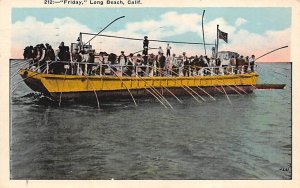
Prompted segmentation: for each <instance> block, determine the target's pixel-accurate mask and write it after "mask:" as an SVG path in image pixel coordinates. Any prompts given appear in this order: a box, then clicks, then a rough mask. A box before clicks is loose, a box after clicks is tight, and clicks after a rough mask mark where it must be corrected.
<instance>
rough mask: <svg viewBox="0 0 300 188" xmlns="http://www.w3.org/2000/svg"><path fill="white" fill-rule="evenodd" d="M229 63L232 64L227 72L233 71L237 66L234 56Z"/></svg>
mask: <svg viewBox="0 0 300 188" xmlns="http://www.w3.org/2000/svg"><path fill="white" fill-rule="evenodd" d="M229 62H230V65H229V69H227V72H228V71H231V70H232V69H233V67H235V66H236V58H235V57H234V56H231V58H230V60H229Z"/></svg>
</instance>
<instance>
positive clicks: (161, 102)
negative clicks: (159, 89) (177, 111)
mask: <svg viewBox="0 0 300 188" xmlns="http://www.w3.org/2000/svg"><path fill="white" fill-rule="evenodd" d="M124 74H125V75H127V76H129V75H128V74H126V73H125V72H124ZM144 89H145V90H146V91H147V92H148V93H150V94H151V95H152V96H153V97H154V98H155V99H156V100H158V102H160V104H162V105H163V106H164V107H165V108H166V109H168V107H167V106H166V105H165V104H164V103H163V101H161V100H160V99H159V98H158V97H157V96H156V95H155V94H153V93H152V92H151V91H150V90H149V89H147V88H146V87H145V88H144Z"/></svg>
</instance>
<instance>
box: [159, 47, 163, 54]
mask: <svg viewBox="0 0 300 188" xmlns="http://www.w3.org/2000/svg"><path fill="white" fill-rule="evenodd" d="M162 53H163V50H162V48H161V46H160V47H158V54H162Z"/></svg>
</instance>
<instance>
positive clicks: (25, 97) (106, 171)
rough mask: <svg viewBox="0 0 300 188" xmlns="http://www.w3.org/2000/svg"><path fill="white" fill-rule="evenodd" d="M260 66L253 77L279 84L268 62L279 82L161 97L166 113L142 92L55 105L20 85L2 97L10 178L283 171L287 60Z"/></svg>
mask: <svg viewBox="0 0 300 188" xmlns="http://www.w3.org/2000/svg"><path fill="white" fill-rule="evenodd" d="M270 66H272V65H268V64H266V65H265V64H264V65H261V69H258V70H259V71H261V73H260V74H261V78H262V79H264V82H265V80H266V81H268V82H269V83H279V80H276V79H274V77H273V76H272V75H270V74H269V73H268V71H270V70H271V69H273V68H274V69H276V70H277V71H276V72H280V73H282V74H284V75H286V76H287V77H282V76H279V75H280V74H276V78H277V79H280V81H281V82H280V83H286V84H287V85H288V86H287V87H286V89H285V90H272V91H269V90H257V91H255V93H254V94H251V95H248V96H240V95H231V96H229V97H230V100H231V102H232V105H230V104H229V103H228V101H227V99H226V97H225V96H218V97H217V98H216V99H217V100H216V101H212V100H211V99H210V98H209V97H206V98H205V99H206V101H207V102H202V103H201V104H199V103H197V102H196V101H195V100H194V99H193V98H192V97H185V98H181V99H182V100H183V102H184V103H183V104H180V103H178V102H177V101H176V100H175V99H173V98H168V100H169V101H170V103H171V104H172V105H173V107H174V111H173V110H170V109H165V108H164V107H163V106H161V105H160V104H159V103H158V102H157V101H155V99H151V98H150V99H145V100H138V106H137V107H135V106H134V104H133V103H132V101H130V100H129V101H118V102H113V103H105V104H103V103H101V106H100V107H101V109H100V110H99V109H98V108H97V103H96V101H95V103H94V104H74V103H63V104H62V107H61V108H59V107H58V105H57V104H56V103H55V102H53V101H51V100H50V99H48V98H46V97H43V96H41V95H40V94H37V93H33V92H32V91H31V90H30V89H29V88H28V87H27V86H25V85H24V84H23V83H21V84H20V86H18V88H17V89H16V90H15V91H14V93H13V94H12V95H11V135H12V138H11V146H10V160H11V178H12V179H111V178H114V179H291V169H288V170H286V171H285V170H284V168H288V167H289V165H290V164H291V98H290V97H291V85H290V72H291V71H290V65H289V64H282V65H278V64H276V65H274V66H272V67H270ZM15 70H16V68H12V70H11V74H13V73H14V71H15ZM20 79H21V78H20V77H19V76H15V77H13V79H12V80H11V85H14V83H16V82H18V81H19V80H20Z"/></svg>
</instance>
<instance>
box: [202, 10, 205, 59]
mask: <svg viewBox="0 0 300 188" xmlns="http://www.w3.org/2000/svg"><path fill="white" fill-rule="evenodd" d="M204 13H205V10H203V13H202V38H203V45H204V53H205V55H206V47H205V38H204V26H203V19H204Z"/></svg>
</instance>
